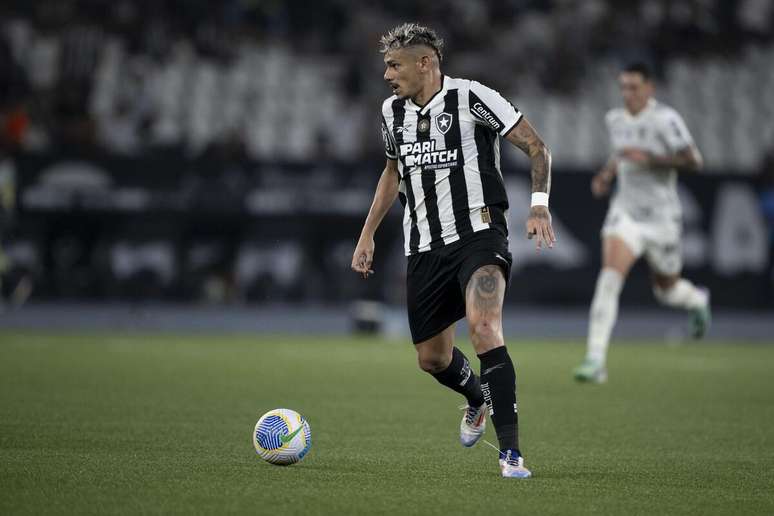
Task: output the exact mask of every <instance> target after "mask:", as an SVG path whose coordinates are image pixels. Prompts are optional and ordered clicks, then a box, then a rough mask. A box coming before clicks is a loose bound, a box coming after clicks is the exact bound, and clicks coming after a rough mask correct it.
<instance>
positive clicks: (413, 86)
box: [384, 48, 422, 98]
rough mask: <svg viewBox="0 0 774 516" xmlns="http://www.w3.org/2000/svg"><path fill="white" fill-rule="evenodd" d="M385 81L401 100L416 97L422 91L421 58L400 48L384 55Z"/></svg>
mask: <svg viewBox="0 0 774 516" xmlns="http://www.w3.org/2000/svg"><path fill="white" fill-rule="evenodd" d="M384 64H385V66H386V70H385V71H384V80H385V81H387V83H388V84H389V85H390V88H392V92H393V93H394V94H395V95H397V96H398V97H400V98H406V97H409V98H411V97H414V96H415V95H417V94H418V93H419V92H420V91H421V90H422V78H421V76H420V73H419V72H420V69H421V58H418V57H417V55H416V54H415V53H414V52H411V50H408V49H404V48H400V49H396V50H390V51H389V52H387V53H386V54H384Z"/></svg>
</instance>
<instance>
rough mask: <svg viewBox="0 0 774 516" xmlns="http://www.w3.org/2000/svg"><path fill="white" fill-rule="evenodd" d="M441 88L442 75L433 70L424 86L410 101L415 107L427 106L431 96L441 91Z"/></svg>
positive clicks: (438, 71)
mask: <svg viewBox="0 0 774 516" xmlns="http://www.w3.org/2000/svg"><path fill="white" fill-rule="evenodd" d="M442 87H443V74H442V73H441V71H440V70H434V71H433V72H432V73H431V74H430V76H429V77H428V80H427V81H426V82H425V85H424V86H423V87H422V90H420V92H419V93H417V94H416V95H415V96H414V97H412V98H411V101H412V102H413V103H414V104H416V105H417V106H424V105H425V104H427V103H428V102H429V101H430V99H432V98H433V96H434V95H435V94H436V93H438V92H439V91H441V88H442Z"/></svg>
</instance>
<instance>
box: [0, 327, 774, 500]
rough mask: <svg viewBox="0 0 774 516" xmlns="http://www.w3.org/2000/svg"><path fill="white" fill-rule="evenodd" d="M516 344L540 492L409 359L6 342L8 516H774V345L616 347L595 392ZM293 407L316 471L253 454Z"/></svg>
mask: <svg viewBox="0 0 774 516" xmlns="http://www.w3.org/2000/svg"><path fill="white" fill-rule="evenodd" d="M508 345H509V349H510V351H511V355H512V356H513V358H514V360H515V362H516V364H517V376H518V382H519V410H520V417H521V439H522V449H523V452H524V454H525V457H526V459H527V465H528V466H529V467H530V468H531V469H532V471H533V474H534V478H532V479H529V480H511V479H502V478H500V477H499V469H498V466H497V460H496V454H495V452H494V451H493V450H492V449H491V448H489V447H487V446H485V445H484V444H479V445H477V446H476V447H474V448H472V449H464V448H462V447H461V446H460V445H459V444H458V440H457V439H458V434H457V432H458V424H459V418H460V416H461V413H460V412H459V411H458V410H457V406H458V405H459V404H460V403H461V401H462V399H461V398H460V397H459V396H458V395H456V394H454V393H452V392H450V391H447V390H445V389H443V388H442V387H440V386H439V385H438V384H437V383H436V382H435V381H434V380H433V379H432V378H431V377H430V376H428V375H426V374H424V373H421V372H420V371H419V369H418V368H417V367H416V361H415V356H414V351H413V349H412V346H411V345H410V344H408V343H406V342H390V341H382V340H371V339H354V338H350V337H342V338H329V337H326V338H319V337H313V336H310V337H307V338H289V337H267V336H256V337H247V336H240V337H235V336H207V337H190V336H170V335H139V334H130V335H118V334H115V335H106V334H67V335H57V334H51V333H49V334H46V333H9V332H5V333H0V514H65V513H69V514H119V513H128V514H136V513H164V514H167V513H179V514H195V513H207V514H222V513H251V514H272V515H275V514H369V515H370V514H443V515H446V514H505V513H509V514H517V513H518V514H702V515H704V514H774V380H772V378H774V371H772V369H774V367H772V366H774V346H768V345H750V344H747V345H746V344H744V343H707V344H702V343H697V344H690V345H685V346H677V347H675V346H671V347H670V346H667V345H665V344H649V345H644V344H641V343H640V344H637V343H625V344H619V345H614V346H613V348H612V352H611V358H610V364H609V369H610V382H609V383H608V384H607V385H604V386H593V385H576V384H575V383H573V381H572V380H571V376H570V374H571V370H572V367H573V366H574V365H576V363H577V362H578V361H579V360H580V359H581V357H582V354H583V350H582V346H581V345H580V344H579V343H578V342H575V343H570V342H520V341H515V340H512V341H510V342H509V344H508ZM461 347H462V348H463V350H464V351H465V352H466V354H468V356H469V357H472V356H473V353H472V351H471V349H470V347H469V345H468V344H467V343H462V345H461ZM475 362H477V361H474V363H475ZM277 407H287V408H292V409H295V410H298V411H299V412H301V413H302V414H303V415H304V416H306V417H307V419H308V420H309V422H310V424H311V427H312V440H313V445H312V449H311V451H310V452H309V455H308V456H307V457H306V458H305V459H304V461H303V462H301V463H300V464H297V465H294V466H290V467H277V466H271V465H269V464H266V463H264V462H263V461H261V460H260V459H259V458H258V457H257V456H256V455H255V452H254V450H253V447H252V444H251V433H252V430H253V426H254V425H255V422H256V420H257V419H258V417H259V416H260V415H261V414H263V413H264V412H265V411H267V410H269V409H272V408H277ZM486 438H487V439H488V440H489V441H491V442H496V438H495V436H494V431H493V428H491V426H490V428H489V429H488V430H487V436H486Z"/></svg>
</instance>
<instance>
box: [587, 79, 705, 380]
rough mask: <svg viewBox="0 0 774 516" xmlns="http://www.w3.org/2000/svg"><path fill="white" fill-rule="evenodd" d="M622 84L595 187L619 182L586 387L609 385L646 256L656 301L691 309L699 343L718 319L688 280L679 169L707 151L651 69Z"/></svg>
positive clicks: (697, 162)
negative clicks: (635, 278)
mask: <svg viewBox="0 0 774 516" xmlns="http://www.w3.org/2000/svg"><path fill="white" fill-rule="evenodd" d="M618 81H619V84H620V86H621V93H622V96H623V100H624V105H625V107H624V108H617V109H613V110H611V111H610V112H608V113H607V116H606V117H605V122H606V124H607V128H608V131H609V132H610V139H611V143H612V149H613V152H612V155H611V156H610V159H609V160H608V162H607V164H606V165H605V166H604V167H603V168H602V170H601V171H600V172H599V173H597V174H596V175H595V176H594V178H593V180H592V182H591V191H592V193H593V195H594V196H595V197H602V196H605V195H607V194H608V192H609V191H610V188H611V185H612V182H613V180H614V179H615V178H616V177H617V178H618V181H617V190H616V192H615V194H614V195H613V198H612V200H611V202H610V208H609V209H608V213H607V217H606V219H605V223H604V225H603V227H602V270H601V271H600V273H599V277H598V279H597V284H596V289H595V291H594V299H593V300H592V302H591V310H590V321H589V332H588V341H587V352H586V359H585V360H584V362H583V363H582V364H581V365H580V366H579V367H577V368H576V369H575V372H574V373H575V379H576V380H578V381H582V382H595V383H601V382H604V381H606V380H607V369H606V366H605V362H606V358H607V348H608V344H609V341H610V334H611V332H612V330H613V326H614V325H615V321H616V318H617V316H618V298H619V295H620V293H621V288H622V287H623V283H624V280H625V279H626V276H627V274H628V273H629V270H630V269H631V267H632V265H634V263H635V262H636V261H637V259H639V258H640V257H641V256H643V255H644V256H645V259H646V260H647V262H648V265H649V266H650V270H651V279H652V284H653V293H654V295H655V297H656V299H657V300H658V301H659V302H660V303H662V304H664V305H667V306H671V307H675V308H682V309H685V310H689V311H690V313H691V333H692V335H693V336H694V337H696V338H699V337H702V336H703V335H704V334H705V332H706V331H707V328H708V325H709V322H710V306H709V292H708V291H707V290H706V289H704V288H700V287H696V286H695V285H694V284H692V283H691V282H690V281H688V280H686V279H684V278H682V277H681V276H680V271H681V268H682V257H681V245H680V244H681V225H682V215H681V208H680V200H679V198H678V195H677V171H678V170H680V171H685V172H695V171H698V170H699V169H701V167H702V158H701V154H700V153H699V150H698V149H697V148H696V145H695V144H694V142H693V139H692V138H691V134H690V133H689V132H688V129H687V127H686V126H685V123H684V122H683V119H682V117H681V116H680V115H679V114H678V113H677V111H675V110H674V109H672V108H670V107H669V106H666V105H664V104H661V103H660V102H658V101H656V100H655V99H654V98H653V83H652V81H651V77H650V72H649V70H648V68H647V67H646V66H645V65H642V64H635V65H632V66H629V67H627V68H625V69H624V70H623V71H622V72H621V74H620V76H619V78H618Z"/></svg>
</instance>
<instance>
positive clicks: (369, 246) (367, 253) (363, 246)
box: [352, 159, 400, 278]
mask: <svg viewBox="0 0 774 516" xmlns="http://www.w3.org/2000/svg"><path fill="white" fill-rule="evenodd" d="M399 180H400V176H399V175H398V162H397V160H394V159H387V164H386V165H385V166H384V171H382V176H381V177H380V178H379V183H378V184H377V185H376V193H374V200H373V202H372V203H371V209H370V210H368V216H367V217H366V220H365V223H364V224H363V230H362V231H361V232H360V239H359V240H358V242H357V246H356V247H355V252H354V253H353V254H352V270H353V271H355V272H359V273H360V274H362V275H363V277H364V278H367V277H368V275H369V274H373V272H374V271H373V270H371V264H372V263H373V259H374V248H375V244H374V235H375V234H376V229H377V228H378V227H379V224H381V222H382V219H384V216H385V215H386V214H387V212H388V211H390V207H392V205H393V203H394V202H395V199H396V198H397V197H398V184H399Z"/></svg>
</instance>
